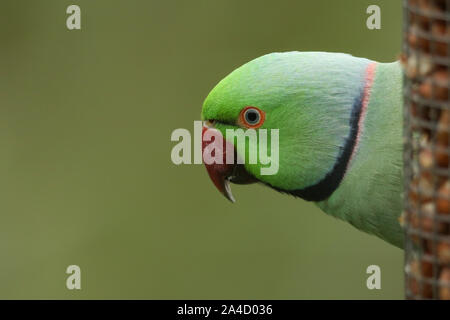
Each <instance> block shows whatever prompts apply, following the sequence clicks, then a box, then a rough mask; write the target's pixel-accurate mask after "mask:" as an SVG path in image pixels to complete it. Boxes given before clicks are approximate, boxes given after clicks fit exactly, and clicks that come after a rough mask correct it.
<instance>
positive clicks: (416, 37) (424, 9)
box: [401, 0, 450, 299]
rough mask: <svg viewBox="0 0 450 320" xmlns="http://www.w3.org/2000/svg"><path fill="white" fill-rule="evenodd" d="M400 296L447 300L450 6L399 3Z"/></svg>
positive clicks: (413, 0) (432, 0)
mask: <svg viewBox="0 0 450 320" xmlns="http://www.w3.org/2000/svg"><path fill="white" fill-rule="evenodd" d="M403 6H404V32H403V35H404V39H403V55H402V62H403V64H404V67H405V77H404V103H405V105H404V183H405V186H404V187H405V189H404V190H405V194H404V212H403V214H402V217H401V222H402V223H403V224H404V227H405V234H406V244H405V281H406V282H405V290H406V298H408V299H450V169H449V156H450V147H449V140H450V139H449V138H450V101H449V87H450V85H449V84H450V80H449V68H450V0H404V1H403Z"/></svg>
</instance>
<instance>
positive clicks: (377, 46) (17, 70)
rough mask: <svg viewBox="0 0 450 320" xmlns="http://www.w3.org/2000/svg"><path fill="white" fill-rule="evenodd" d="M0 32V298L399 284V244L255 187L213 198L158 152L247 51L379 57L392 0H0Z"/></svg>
mask: <svg viewBox="0 0 450 320" xmlns="http://www.w3.org/2000/svg"><path fill="white" fill-rule="evenodd" d="M70 4H77V5H79V6H80V7H81V10H82V13H81V14H82V30H80V31H69V30H67V28H66V18H67V16H68V15H67V14H66V8H67V7H68V6H69V5H70ZM370 4H378V5H379V6H380V7H381V20H382V29H381V30H375V31H371V30H368V29H367V28H366V19H367V17H368V15H367V14H366V8H367V7H368V6H369V5H370ZM0 41H1V42H0V48H1V49H0V70H1V73H0V88H1V89H0V177H1V179H0V214H1V215H0V298H3V299H15V298H24V299H29V298H38V299H46V298H58V299H60V298H61V299H92V298H93V299H100V298H113V299H121V298H122V299H168V298H175V299H197V298H198V299H222V298H223V299H228V298H234V299H240V298H244V299H250V298H251V299H359V298H364V299H365V298H368V299H402V298H403V271H402V270H403V267H402V266H403V253H402V251H401V250H399V249H396V248H394V247H393V246H390V245H388V244H386V243H384V242H383V241H381V240H378V239H376V238H375V237H372V236H369V235H366V234H363V233H361V232H359V231H357V230H355V229H354V228H353V227H351V226H350V225H348V224H345V223H343V222H340V221H338V220H336V219H334V218H332V217H329V216H326V215H325V214H324V213H322V212H321V211H320V210H319V209H317V208H316V207H315V206H314V205H313V204H312V203H308V202H305V201H303V200H300V199H294V198H292V197H289V196H286V195H281V194H279V193H277V192H274V191H272V190H270V189H268V188H265V187H262V186H257V185H253V186H233V190H234V195H235V196H236V198H237V203H236V204H230V203H229V202H228V201H226V200H225V199H224V198H223V197H222V196H221V195H220V194H219V193H218V192H217V190H216V189H215V188H214V186H213V185H212V183H211V182H210V180H209V178H208V177H207V174H206V171H205V169H204V168H203V167H202V166H200V165H191V166H189V165H182V166H176V165H174V164H172V162H171V159H170V152H171V149H172V147H173V146H174V145H175V143H174V142H171V141H170V135H171V133H172V131H173V130H174V129H176V128H187V129H189V130H192V129H193V121H194V120H199V117H200V116H199V115H200V109H201V105H202V102H203V99H204V98H205V97H206V95H207V94H208V92H209V91H210V90H211V89H212V87H213V86H214V85H215V84H216V83H217V82H218V81H219V80H220V79H222V78H223V77H224V76H225V75H227V74H228V73H229V72H231V71H232V70H233V69H234V68H236V67H238V66H240V65H242V64H243V63H245V62H247V61H249V60H251V59H253V58H256V57H258V56H260V55H263V54H265V53H269V52H273V51H289V50H302V51H308V50H314V51H337V52H347V53H351V54H353V55H356V56H363V57H367V58H371V59H375V60H378V61H383V62H385V61H393V60H395V59H396V57H397V55H398V54H399V53H400V49H401V1H400V0H396V1H393V0H385V1H381V0H378V1H373V0H371V1H369V0H368V1H366V0H346V1H342V0H341V1H335V0H328V1H325V0H322V1H285V0H283V1H280V0H278V1H271V2H264V3H263V2H261V1H256V0H253V1H239V0H226V1H225V0H220V1H219V0H192V1H182V0H179V1H170V0H168V1H144V0H141V1H138V0H132V1H131V0H127V1H125V0H121V1H117V0H115V1H114V0H108V1H106V0H95V1H92V0H83V1H82V0H77V1H76V0H72V1H66V0H39V1H35V0H29V1H25V0H2V1H1V2H0ZM362 210H364V209H363V208H362ZM71 264H76V265H79V266H80V267H81V272H82V284H81V285H82V290H79V291H77V290H74V291H69V290H68V289H67V288H66V286H65V281H66V277H67V275H66V274H65V270H66V268H67V266H68V265H71ZM371 264H376V265H379V266H380V267H381V271H382V289H381V290H373V291H370V290H368V289H367V287H366V279H367V277H368V275H367V274H366V268H367V266H369V265H371Z"/></svg>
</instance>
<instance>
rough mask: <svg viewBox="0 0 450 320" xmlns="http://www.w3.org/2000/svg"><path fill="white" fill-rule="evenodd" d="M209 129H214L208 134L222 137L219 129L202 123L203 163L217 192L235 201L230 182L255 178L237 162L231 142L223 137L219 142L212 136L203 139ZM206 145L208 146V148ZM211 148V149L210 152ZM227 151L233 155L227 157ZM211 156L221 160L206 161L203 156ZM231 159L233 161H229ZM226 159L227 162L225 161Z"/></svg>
mask: <svg viewBox="0 0 450 320" xmlns="http://www.w3.org/2000/svg"><path fill="white" fill-rule="evenodd" d="M209 130H214V132H210V133H212V134H208V136H215V137H217V136H220V137H222V134H221V133H220V131H219V130H217V129H215V128H213V127H212V126H210V125H208V124H207V123H204V124H203V128H202V155H203V163H204V164H205V167H206V171H207V172H208V175H209V177H210V178H211V180H212V182H213V183H214V185H215V186H216V188H217V189H218V190H219V192H220V193H222V194H223V195H224V196H225V198H227V199H228V200H230V201H231V202H235V201H236V200H235V199H234V197H233V194H232V193H231V186H230V182H233V183H236V184H248V183H253V182H256V179H255V178H254V177H253V176H251V175H250V174H248V173H247V171H246V170H245V168H244V165H243V164H239V163H238V161H237V157H238V155H237V152H236V148H235V147H234V145H233V144H232V143H231V142H229V141H227V140H226V139H224V138H223V137H222V143H220V141H215V140H214V138H212V139H204V137H205V134H206V133H207V132H208V131H209ZM205 140H206V141H205ZM212 143H214V146H213V148H211V146H210V145H211V144H212ZM208 146H210V147H209V148H208ZM211 150H213V151H212V152H210V151H211ZM205 151H206V152H205ZM227 152H228V153H230V152H233V157H227ZM211 156H212V157H213V158H214V159H216V160H218V159H221V160H222V161H212V162H211V161H206V159H205V157H211ZM227 158H228V159H227ZM231 159H232V160H233V161H230V160H231ZM227 160H228V162H229V163H227Z"/></svg>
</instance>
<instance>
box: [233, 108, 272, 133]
mask: <svg viewBox="0 0 450 320" xmlns="http://www.w3.org/2000/svg"><path fill="white" fill-rule="evenodd" d="M264 120H266V113H265V112H264V111H262V110H260V109H258V108H257V107H253V106H247V107H245V108H244V109H242V111H241V113H240V114H239V122H240V123H241V124H242V125H244V126H245V127H247V128H249V129H258V128H259V127H261V126H262V125H263V123H264Z"/></svg>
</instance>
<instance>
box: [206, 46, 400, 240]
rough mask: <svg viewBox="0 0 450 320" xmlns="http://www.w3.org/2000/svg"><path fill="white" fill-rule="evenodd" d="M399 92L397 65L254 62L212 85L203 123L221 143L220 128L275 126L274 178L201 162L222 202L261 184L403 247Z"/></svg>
mask: <svg viewBox="0 0 450 320" xmlns="http://www.w3.org/2000/svg"><path fill="white" fill-rule="evenodd" d="M401 93H402V70H401V66H400V63H399V62H393V63H378V62H375V61H371V60H368V59H364V58H357V57H353V56H351V55H348V54H342V53H327V52H285V53H272V54H267V55H264V56H262V57H259V58H257V59H255V60H253V61H250V62H248V63H246V64H244V65H243V66H241V67H239V68H238V69H236V70H234V71H233V72H232V73H231V74H229V75H228V76H227V77H225V78H224V79H223V80H222V81H220V82H219V83H218V84H217V85H216V86H215V87H214V89H213V90H212V91H211V92H210V93H209V95H208V96H207V98H206V99H205V102H204V104H203V108H202V120H203V121H204V123H205V128H214V129H217V130H218V131H220V132H221V134H222V136H223V137H225V136H226V129H237V128H242V129H246V128H254V129H255V130H256V131H258V130H261V129H278V130H279V163H278V166H279V168H278V172H277V173H276V174H272V175H262V174H261V172H260V170H259V169H260V167H262V166H263V165H262V164H258V163H256V164H250V163H244V164H237V163H232V164H226V165H225V164H224V165H207V169H208V173H209V175H210V177H211V179H212V180H213V182H214V184H215V185H216V187H218V189H219V190H220V191H221V192H222V193H223V194H224V195H225V196H226V197H227V198H229V199H232V195H231V191H230V187H229V182H232V183H252V182H260V183H263V184H265V185H267V186H269V187H271V188H273V189H275V190H277V191H280V192H282V193H286V194H290V195H293V196H296V197H300V198H303V199H304V200H307V201H314V202H315V203H316V204H317V205H318V206H319V207H320V208H321V209H322V210H323V211H324V212H326V213H327V214H329V215H332V216H334V217H336V218H339V219H342V220H344V221H347V222H349V223H350V224H352V225H353V226H355V227H356V228H358V229H359V230H362V231H364V232H367V233H369V234H373V235H376V236H378V237H379V238H381V239H384V240H386V241H387V242H389V243H391V244H393V245H395V246H397V247H400V248H402V247H403V238H404V235H403V229H402V227H401V226H400V223H399V216H400V214H401V211H402V200H401V193H402V96H401ZM249 110H251V111H249ZM205 128H204V130H205ZM226 143H228V144H234V143H235V141H226ZM250 147H252V146H250ZM253 147H256V148H258V147H259V146H253ZM227 150H228V149H227ZM247 151H248V150H247ZM234 152H235V153H237V155H238V156H239V153H242V152H246V151H245V150H244V151H242V150H237V149H235V150H234ZM224 153H225V151H224ZM243 156H244V157H245V155H243Z"/></svg>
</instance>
